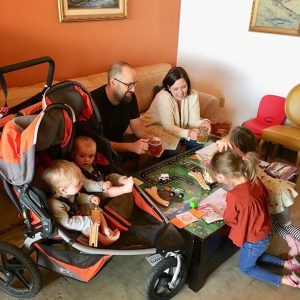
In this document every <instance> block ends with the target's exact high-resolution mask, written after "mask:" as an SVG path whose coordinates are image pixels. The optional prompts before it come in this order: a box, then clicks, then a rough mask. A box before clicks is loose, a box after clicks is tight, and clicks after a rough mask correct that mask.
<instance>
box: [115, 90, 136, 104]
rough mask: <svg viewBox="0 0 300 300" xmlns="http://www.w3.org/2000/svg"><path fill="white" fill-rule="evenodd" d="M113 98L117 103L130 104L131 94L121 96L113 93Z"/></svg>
mask: <svg viewBox="0 0 300 300" xmlns="http://www.w3.org/2000/svg"><path fill="white" fill-rule="evenodd" d="M115 98H116V99H117V101H118V102H119V103H130V102H131V100H132V93H129V92H126V93H125V94H123V95H120V94H117V93H115Z"/></svg>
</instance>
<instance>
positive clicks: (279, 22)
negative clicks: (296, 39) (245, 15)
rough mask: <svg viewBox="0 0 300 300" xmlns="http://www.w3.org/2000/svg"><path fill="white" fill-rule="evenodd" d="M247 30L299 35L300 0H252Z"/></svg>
mask: <svg viewBox="0 0 300 300" xmlns="http://www.w3.org/2000/svg"><path fill="white" fill-rule="evenodd" d="M249 30H250V31H258V32H269V33H279V34H290V35H300V0H272V1H270V0H253V5H252V13H251V20H250V26H249Z"/></svg>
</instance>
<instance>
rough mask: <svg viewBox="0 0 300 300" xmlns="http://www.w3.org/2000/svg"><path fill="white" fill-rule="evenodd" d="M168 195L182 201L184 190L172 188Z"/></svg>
mask: <svg viewBox="0 0 300 300" xmlns="http://www.w3.org/2000/svg"><path fill="white" fill-rule="evenodd" d="M170 195H171V196H172V197H174V196H177V197H178V198H179V199H182V198H183V197H184V190H183V189H181V188H172V189H171V192H170Z"/></svg>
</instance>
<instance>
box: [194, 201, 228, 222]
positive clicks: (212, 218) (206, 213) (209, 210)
mask: <svg viewBox="0 0 300 300" xmlns="http://www.w3.org/2000/svg"><path fill="white" fill-rule="evenodd" d="M199 210H200V211H201V212H202V213H203V216H202V219H203V220H204V221H205V222H206V223H207V224H210V223H212V222H216V221H220V220H223V217H222V216H221V215H220V214H219V213H218V211H216V210H215V208H214V207H212V205H210V204H208V203H205V204H201V205H200V206H199Z"/></svg>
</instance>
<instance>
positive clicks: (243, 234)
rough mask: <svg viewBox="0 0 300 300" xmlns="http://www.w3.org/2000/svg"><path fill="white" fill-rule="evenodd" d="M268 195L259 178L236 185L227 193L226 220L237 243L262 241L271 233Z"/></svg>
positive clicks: (230, 234) (240, 245) (231, 235)
mask: <svg viewBox="0 0 300 300" xmlns="http://www.w3.org/2000/svg"><path fill="white" fill-rule="evenodd" d="M268 196H269V194H268V190H267V189H266V187H265V186H264V184H263V183H262V181H261V180H260V179H259V178H257V179H256V180H255V181H254V182H246V183H242V184H239V185H236V186H235V187H234V188H233V189H232V190H231V191H229V192H228V193H227V197H226V202H227V206H226V209H225V211H224V221H225V223H226V224H228V225H229V226H230V227H231V230H230V233H229V238H230V239H231V240H232V241H233V243H234V244H235V245H237V246H239V247H242V246H243V245H244V242H245V241H247V242H257V241H260V240H261V239H263V238H264V237H266V236H267V235H268V234H269V233H270V231H271V228H272V226H271V221H270V217H269V213H268V206H267V199H268Z"/></svg>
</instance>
